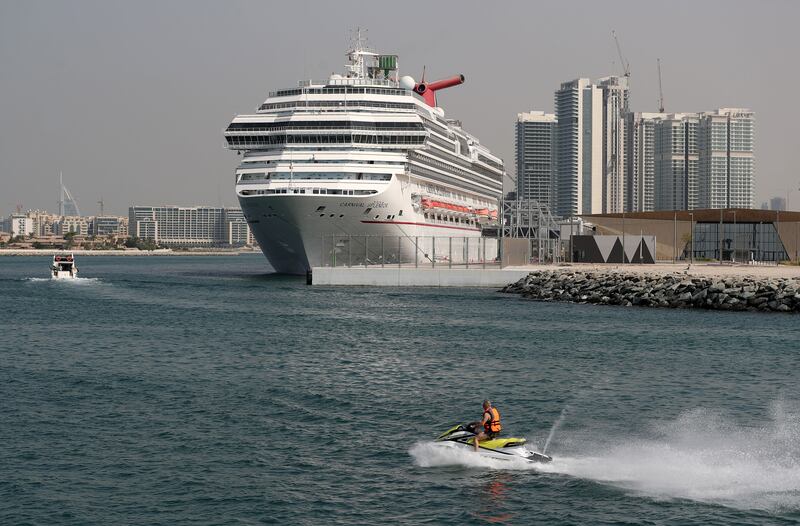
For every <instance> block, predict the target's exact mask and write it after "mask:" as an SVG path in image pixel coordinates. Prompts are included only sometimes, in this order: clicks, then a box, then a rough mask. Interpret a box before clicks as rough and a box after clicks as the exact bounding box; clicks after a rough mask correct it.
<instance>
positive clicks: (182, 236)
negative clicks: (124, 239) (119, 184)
mask: <svg viewBox="0 0 800 526" xmlns="http://www.w3.org/2000/svg"><path fill="white" fill-rule="evenodd" d="M128 234H129V235H130V236H132V237H140V238H144V239H152V240H153V241H155V242H156V243H158V244H160V245H164V246H222V245H246V244H252V243H253V239H252V235H251V234H250V229H249V227H248V225H247V220H246V219H245V217H244V214H242V211H241V210H240V209H239V208H213V207H205V206H198V207H178V206H132V207H130V208H129V209H128Z"/></svg>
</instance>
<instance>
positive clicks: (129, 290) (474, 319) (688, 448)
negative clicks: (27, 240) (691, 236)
mask: <svg viewBox="0 0 800 526" xmlns="http://www.w3.org/2000/svg"><path fill="white" fill-rule="evenodd" d="M48 265H49V261H48V258H46V257H19V258H17V257H14V258H11V257H7V258H0V320H2V322H1V325H0V330H2V335H1V337H0V400H1V402H0V467H2V470H1V472H2V475H0V524H48V525H49V524H97V525H101V524H102V525H105V524H264V523H281V524H420V523H427V524H460V523H463V524H480V523H493V524H498V523H499V524H531V523H534V522H543V523H548V524H597V523H617V522H622V523H643V522H645V523H655V524H730V523H740V524H774V523H786V524H789V523H796V522H797V521H800V331H799V330H798V318H797V316H793V315H775V314H772V315H770V314H755V313H729V312H705V311H690V310H654V309H644V308H625V307H603V306H592V305H571V304H560V303H538V302H533V301H528V300H523V299H521V298H520V297H519V296H516V295H504V294H501V293H498V292H496V291H494V290H487V289H421V288H419V289H415V288H402V289H399V288H370V287H356V288H345V287H341V288H328V287H308V286H306V285H305V280H304V279H302V278H299V279H298V278H291V277H281V276H275V275H272V274H269V273H268V266H267V264H266V262H265V260H264V259H263V258H262V257H260V256H236V257H142V258H135V257H102V256H93V257H83V258H81V259H80V261H79V265H80V269H81V276H82V279H79V280H77V281H66V280H65V281H51V280H49V279H45V278H46V276H47V267H48ZM484 398H490V399H491V400H493V401H494V403H495V404H496V406H497V407H498V408H499V410H500V413H501V415H502V418H503V425H504V431H505V432H507V433H508V434H509V435H514V436H523V437H526V438H527V439H528V440H529V441H530V443H531V444H532V445H533V446H534V447H538V448H540V449H541V448H542V447H544V444H545V442H546V441H548V437H549V444H548V453H549V454H551V455H552V456H553V457H554V459H555V460H554V461H553V462H552V463H551V464H547V465H530V464H527V463H521V462H502V461H495V460H489V459H485V458H482V457H480V456H478V455H474V454H473V453H470V452H468V451H466V452H461V451H451V450H443V449H441V448H437V447H435V445H434V444H433V443H432V440H433V438H434V437H435V436H436V435H438V434H439V433H441V432H442V431H444V430H445V429H447V428H448V427H450V426H452V425H454V424H456V423H460V422H465V421H471V420H475V419H478V418H479V417H480V411H481V408H480V403H481V401H482V400H483V399H484ZM564 408H568V410H567V411H564ZM562 415H563V417H562V418H561V419H560V421H559V418H560V417H561V416H562ZM556 422H559V424H560V425H558V426H554V425H555V424H556ZM551 431H552V436H550V434H551Z"/></svg>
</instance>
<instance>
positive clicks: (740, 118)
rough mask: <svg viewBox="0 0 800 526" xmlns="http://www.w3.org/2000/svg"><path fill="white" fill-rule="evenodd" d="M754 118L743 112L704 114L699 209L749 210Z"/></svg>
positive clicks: (700, 130) (726, 110) (700, 132)
mask: <svg viewBox="0 0 800 526" xmlns="http://www.w3.org/2000/svg"><path fill="white" fill-rule="evenodd" d="M754 143H755V114H754V113H753V112H752V111H750V110H747V109H743V108H720V109H719V110H717V111H715V112H708V113H703V114H702V115H701V116H700V121H699V125H698V147H699V150H700V155H699V166H698V190H699V191H698V199H699V207H700V208H752V207H753V197H754V196H753V194H754V186H755V180H754V179H755V160H754V155H753V149H754Z"/></svg>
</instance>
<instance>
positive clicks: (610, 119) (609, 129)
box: [597, 76, 630, 214]
mask: <svg viewBox="0 0 800 526" xmlns="http://www.w3.org/2000/svg"><path fill="white" fill-rule="evenodd" d="M597 86H598V88H600V90H601V93H602V98H603V110H602V112H603V114H602V119H603V121H602V125H603V138H602V148H603V196H602V199H603V213H611V214H613V213H619V212H624V211H625V201H626V196H625V193H626V185H625V115H626V114H627V113H628V100H629V94H630V90H629V89H628V78H627V77H613V76H612V77H605V78H602V79H600V80H598V81H597Z"/></svg>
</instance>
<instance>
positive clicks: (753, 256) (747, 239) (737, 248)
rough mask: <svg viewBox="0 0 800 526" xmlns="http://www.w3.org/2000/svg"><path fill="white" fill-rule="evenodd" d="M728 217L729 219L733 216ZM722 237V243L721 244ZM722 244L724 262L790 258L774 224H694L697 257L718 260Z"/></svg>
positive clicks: (695, 257) (695, 253) (695, 256)
mask: <svg viewBox="0 0 800 526" xmlns="http://www.w3.org/2000/svg"><path fill="white" fill-rule="evenodd" d="M727 220H728V221H730V218H727ZM720 227H721V229H720ZM720 230H721V231H720ZM720 233H721V235H720ZM720 237H721V238H722V240H721V241H722V243H720ZM720 246H721V247H722V260H723V261H739V262H744V261H782V260H786V259H789V258H788V256H787V254H786V249H785V248H784V246H783V243H782V242H781V239H780V237H779V236H778V232H777V230H776V229H775V225H774V224H773V223H736V224H733V223H722V225H720V224H719V223H696V224H695V227H694V259H695V260H697V259H715V260H719V256H720Z"/></svg>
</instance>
